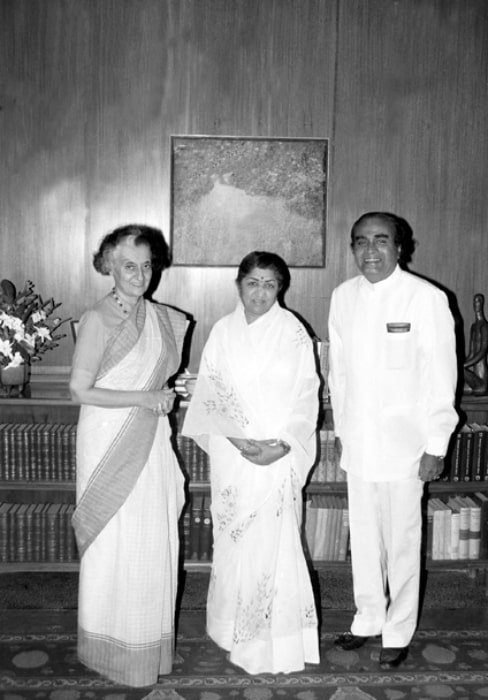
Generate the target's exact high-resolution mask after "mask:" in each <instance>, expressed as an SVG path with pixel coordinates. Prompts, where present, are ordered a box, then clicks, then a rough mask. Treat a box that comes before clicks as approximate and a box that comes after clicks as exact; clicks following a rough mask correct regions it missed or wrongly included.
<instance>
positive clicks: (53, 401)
mask: <svg viewBox="0 0 488 700" xmlns="http://www.w3.org/2000/svg"><path fill="white" fill-rule="evenodd" d="M186 405H187V403H186V402H185V401H180V402H179V405H178V407H177V410H176V411H175V412H174V414H173V428H174V430H175V432H176V445H177V449H178V453H179V457H180V460H181V463H182V467H183V469H184V470H185V471H186V473H187V475H188V496H189V498H188V501H189V503H188V505H187V508H186V511H185V514H186V522H185V516H184V517H183V518H182V520H181V527H182V535H183V548H184V547H185V546H186V547H187V549H186V552H184V554H185V561H184V566H185V568H186V569H187V570H188V571H205V570H208V569H209V567H210V561H211V540H210V542H209V532H208V531H209V528H208V514H209V499H210V483H209V464H208V458H207V456H206V455H205V453H203V452H202V451H201V450H199V448H196V446H195V445H194V444H190V443H191V441H188V440H186V442H185V441H184V440H183V439H182V437H181V436H180V435H179V433H178V426H179V425H180V424H181V421H182V418H183V416H184V411H185V407H186ZM78 410H79V409H78V407H77V406H75V405H74V404H72V402H71V401H70V400H69V399H67V398H22V399H0V572H7V571H74V570H77V569H78V566H79V564H78V561H77V556H76V552H75V551H73V542H71V543H70V547H68V551H66V547H67V539H68V537H67V536H68V533H69V530H70V524H69V519H70V516H71V513H72V508H73V507H74V503H75V478H74V442H73V437H74V429H75V426H76V423H77V420H78ZM321 419H322V425H323V427H326V428H327V429H329V430H333V423H332V410H331V408H330V405H329V404H327V403H324V405H323V411H322V417H321ZM473 423H478V424H481V425H486V424H488V397H473V398H468V399H465V400H464V401H463V402H462V404H461V424H462V425H464V424H473ZM6 426H9V428H8V429H6ZM35 426H38V427H37V428H36V427H35ZM39 426H42V427H39ZM9 431H10V432H9ZM6 433H8V435H9V437H8V439H9V440H10V441H11V443H12V444H13V443H14V442H15V441H17V442H18V443H19V444H20V443H21V442H22V441H24V442H25V443H26V444H28V447H27V448H26V451H25V452H22V450H21V451H20V456H19V454H17V457H15V452H14V453H13V454H14V456H13V457H12V453H11V452H10V453H8V454H6V453H5V444H4V443H5V439H6ZM43 434H44V439H45V436H46V434H50V437H51V443H50V450H51V452H50V453H49V454H50V457H49V459H50V460H51V461H52V462H53V463H56V464H57V466H56V467H55V468H54V469H52V470H51V471H50V472H49V471H48V472H46V473H44V472H42V469H41V471H40V472H37V473H31V472H28V468H32V466H33V465H34V464H35V463H36V460H37V461H38V459H39V454H38V453H39V450H42V445H44V447H45V446H46V445H45V443H42V439H41V438H42V436H43ZM26 436H27V437H28V439H27V438H26ZM67 438H70V439H71V444H70V447H69V450H68V459H69V460H70V462H71V465H70V466H71V471H69V470H67V471H66V470H65V471H64V472H63V459H62V458H61V457H60V455H59V454H58V452H59V451H60V452H61V454H62V455H63V454H64V453H63V450H65V451H66V444H64V447H63V440H64V441H66V439H67ZM29 441H30V442H29ZM48 442H49V440H48ZM451 444H452V448H451V455H450V459H451V460H452V458H453V455H452V452H453V450H454V446H455V437H453V440H452V441H451ZM24 447H25V445H24ZM64 456H65V457H66V455H64ZM11 459H13V461H14V462H15V460H17V461H18V463H19V464H20V463H21V464H22V471H21V473H16V472H15V469H14V470H13V471H12V470H11V466H12V465H11ZM56 460H57V462H56ZM485 462H486V463H488V451H487V453H486V457H485ZM14 466H15V465H14ZM17 466H18V465H17ZM38 466H39V465H38ZM43 468H44V469H46V468H47V467H46V465H44V467H43ZM7 470H10V471H8V472H7ZM474 492H482V493H486V494H487V495H488V477H486V476H485V477H484V478H483V479H481V480H480V481H471V480H468V481H456V482H453V481H449V480H441V481H436V482H432V483H430V484H428V485H426V487H425V502H426V503H427V502H428V500H429V499H431V498H434V497H438V498H441V499H444V500H447V499H448V498H450V497H451V496H452V497H454V496H459V495H470V494H472V493H474ZM346 493H347V489H346V483H345V481H330V480H329V481H313V480H310V481H309V483H308V484H307V486H306V488H305V490H304V498H305V499H308V498H312V497H313V496H324V497H337V498H338V499H342V503H344V500H345V496H346ZM195 500H196V501H197V503H198V504H199V510H200V514H199V516H198V518H197V524H198V523H201V522H202V519H203V520H205V517H206V518H207V521H206V526H207V528H206V529H207V531H206V534H205V538H206V539H205V548H206V551H205V552H204V555H203V558H201V556H200V555H197V554H196V552H195V551H189V550H188V546H189V543H190V540H191V520H189V518H191V517H192V516H191V508H192V502H193V501H195ZM1 504H4V510H5V509H6V510H7V513H6V515H5V513H2V511H1V507H2V506H1ZM5 504H9V505H7V506H5ZM42 504H51V505H52V506H53V509H52V510H53V512H52V513H51V512H49V509H46V508H44V511H42ZM12 506H15V509H12ZM36 506H38V508H37V509H36ZM203 506H204V507H205V509H206V512H205V513H204V512H203V511H204V509H203ZM39 510H41V512H42V514H43V515H42V517H44V518H45V523H44V527H45V528H47V527H48V525H47V522H49V523H50V524H49V527H50V528H51V530H50V533H51V535H50V536H51V538H52V536H53V535H52V533H53V532H54V530H53V528H55V527H56V525H53V521H54V522H56V523H58V521H59V525H61V524H62V523H64V529H65V531H64V532H61V534H59V531H58V539H57V540H56V548H57V551H55V549H53V543H52V541H51V542H49V547H50V549H49V551H48V541H45V542H44V545H43V546H44V552H43V554H39V553H37V554H36V556H35V557H34V556H32V548H33V546H34V545H33V544H32V542H30V541H29V540H28V539H27V542H26V541H22V540H21V538H23V537H24V536H25V531H26V524H25V522H21V518H22V517H23V516H24V515H25V512H26V511H27V512H28V517H30V516H31V515H32V517H33V518H34V517H39ZM12 511H13V512H12ZM304 512H306V508H304ZM9 513H10V524H9V527H8V528H7V527H5V524H6V522H7V519H8V517H9ZM63 518H64V520H63ZM56 519H58V520H56ZM19 522H20V526H19ZM482 527H484V528H485V530H487V529H488V522H484V523H483V525H482ZM7 530H9V534H8V536H5V532H6V531H7ZM19 530H20V533H19ZM2 533H3V535H2ZM210 533H211V527H210ZM44 534H45V536H46V537H47V535H46V532H45V533H44ZM31 536H32V533H31ZM59 538H60V540H61V541H60V542H59V541H58V540H59ZM486 538H488V532H485V545H486ZM192 546H193V547H195V545H194V543H193V545H192ZM19 547H20V553H19ZM60 547H64V548H65V549H63V550H62V553H61V554H59V548H60ZM24 550H27V551H24ZM349 565H350V562H349V559H348V557H346V558H345V559H344V560H334V559H324V560H314V561H313V566H314V567H315V568H317V569H320V568H321V567H327V568H341V567H347V566H349ZM425 566H426V568H427V569H429V570H439V569H443V568H444V569H445V568H450V569H466V570H469V571H472V572H473V573H474V572H477V571H485V572H487V571H488V555H487V553H486V546H485V551H484V553H483V552H482V555H481V556H480V557H479V558H476V559H432V558H431V557H427V558H426V559H425ZM487 591H488V589H487Z"/></svg>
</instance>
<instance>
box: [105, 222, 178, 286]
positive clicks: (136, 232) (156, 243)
mask: <svg viewBox="0 0 488 700" xmlns="http://www.w3.org/2000/svg"><path fill="white" fill-rule="evenodd" d="M129 237H133V238H134V243H135V245H141V243H145V244H146V245H148V246H149V250H150V251H151V263H152V268H153V271H154V272H159V271H161V270H164V269H166V268H167V267H169V266H170V265H171V252H170V249H169V246H168V244H167V243H166V240H165V238H164V236H163V232H162V231H161V230H160V229H158V228H154V227H152V226H144V225H142V224H128V225H127V226H120V227H119V228H116V229H114V230H113V231H112V232H111V233H107V235H106V236H104V237H103V238H102V240H101V242H100V245H99V247H98V250H97V251H96V253H94V254H93V267H94V268H95V270H96V271H97V272H100V274H101V275H108V274H109V270H108V266H107V262H108V256H109V255H110V254H111V253H112V252H113V251H114V250H115V248H116V247H117V246H118V245H119V244H120V243H121V242H122V241H124V240H125V239H126V238H129Z"/></svg>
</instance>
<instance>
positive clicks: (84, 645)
mask: <svg viewBox="0 0 488 700" xmlns="http://www.w3.org/2000/svg"><path fill="white" fill-rule="evenodd" d="M93 263H94V266H95V269H96V270H97V271H98V272H101V273H102V274H105V275H109V274H110V275H112V277H113V281H114V287H113V289H112V290H111V291H110V292H109V293H108V294H107V295H106V296H105V297H103V298H102V299H101V300H100V301H99V302H98V303H97V304H96V305H95V306H94V308H92V309H90V310H89V311H86V312H85V313H84V314H83V316H82V317H81V319H80V323H79V327H78V336H77V342H76V349H75V354H74V358H73V365H72V373H71V380H70V391H71V396H72V399H73V401H75V402H76V403H79V404H81V409H80V417H79V423H78V433H77V454H76V459H77V477H76V478H77V483H76V490H77V507H76V510H75V514H74V518H73V526H74V529H75V534H76V539H77V543H78V548H79V552H80V556H81V565H80V583H79V604H78V655H79V658H80V660H81V661H82V662H83V663H84V664H85V665H86V666H89V667H90V668H92V669H94V670H96V671H98V672H99V673H101V674H103V675H105V676H107V677H108V678H110V679H112V680H114V681H116V682H118V683H122V684H124V685H131V686H146V685H152V684H154V683H156V682H157V679H158V676H159V675H160V674H165V673H169V672H170V671H171V669H172V662H173V655H174V627H175V623H174V617H175V601H176V588H177V561H178V533H177V520H178V517H179V514H180V511H181V507H182V505H183V501H184V489H183V475H182V474H181V472H180V469H179V467H178V464H177V460H176V458H175V455H174V453H173V451H172V448H171V445H170V429H169V425H168V418H167V414H168V412H169V411H170V410H171V408H172V405H173V399H174V393H173V391H171V390H169V389H168V388H167V386H165V385H166V382H167V380H168V378H170V377H171V376H172V375H173V374H175V373H176V371H177V369H178V367H179V365H180V353H181V346H182V341H183V336H184V333H185V330H186V324H187V320H186V317H185V315H184V314H182V313H180V312H178V311H175V310H173V309H170V308H168V307H165V306H162V305H159V304H155V303H152V302H150V301H147V300H145V299H144V298H143V295H144V294H145V292H146V291H147V289H148V287H149V284H150V282H151V279H152V276H153V272H154V270H158V269H159V270H161V269H163V268H164V267H167V266H168V264H169V252H168V247H167V245H166V243H165V241H164V238H163V235H162V233H161V232H160V231H158V230H157V229H152V228H149V227H147V226H139V225H129V226H124V227H121V228H119V229H115V231H113V232H112V233H110V234H108V235H107V236H105V238H104V239H103V240H102V242H101V244H100V248H99V250H98V252H97V253H96V254H95V255H94V260H93Z"/></svg>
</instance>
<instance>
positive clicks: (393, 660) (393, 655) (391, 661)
mask: <svg viewBox="0 0 488 700" xmlns="http://www.w3.org/2000/svg"><path fill="white" fill-rule="evenodd" d="M407 656H408V647H383V649H382V650H381V652H380V666H381V668H383V669H388V668H398V666H400V664H401V663H403V661H405V659H406V658H407Z"/></svg>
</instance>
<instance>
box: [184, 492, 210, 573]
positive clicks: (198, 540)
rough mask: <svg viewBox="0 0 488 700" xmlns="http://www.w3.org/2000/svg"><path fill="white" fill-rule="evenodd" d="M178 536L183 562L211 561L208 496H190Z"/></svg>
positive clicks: (194, 494)
mask: <svg viewBox="0 0 488 700" xmlns="http://www.w3.org/2000/svg"><path fill="white" fill-rule="evenodd" d="M180 535H181V545H182V548H183V557H184V559H185V561H202V562H209V561H212V549H213V535H212V515H211V512H210V496H208V495H201V494H197V493H193V494H191V497H190V501H189V503H188V504H187V505H186V507H185V510H184V512H183V516H182V518H181V521H180Z"/></svg>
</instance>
